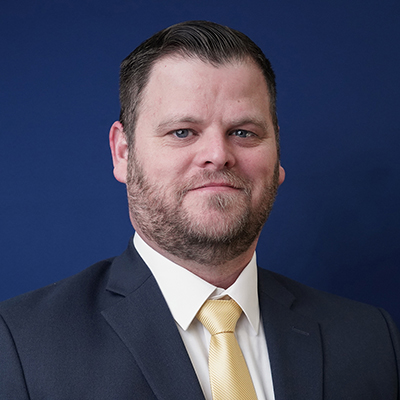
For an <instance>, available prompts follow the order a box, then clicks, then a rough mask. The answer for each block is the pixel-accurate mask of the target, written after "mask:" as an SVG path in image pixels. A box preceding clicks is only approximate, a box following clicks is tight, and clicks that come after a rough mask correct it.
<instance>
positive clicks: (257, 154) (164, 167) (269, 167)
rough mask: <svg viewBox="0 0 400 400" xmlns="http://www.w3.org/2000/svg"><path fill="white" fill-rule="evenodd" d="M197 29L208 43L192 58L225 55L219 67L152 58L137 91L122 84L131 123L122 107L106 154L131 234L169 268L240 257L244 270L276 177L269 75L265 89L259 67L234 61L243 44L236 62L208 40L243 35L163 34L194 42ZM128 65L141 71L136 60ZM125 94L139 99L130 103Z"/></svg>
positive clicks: (248, 60)
mask: <svg viewBox="0 0 400 400" xmlns="http://www.w3.org/2000/svg"><path fill="white" fill-rule="evenodd" d="M203 26H205V29H206V30H207V32H208V36H207V35H206V36H205V37H208V39H207V40H208V41H207V40H206V39H205V37H203V36H201V35H200V36H201V37H202V38H203V43H202V44H201V46H200V48H204V47H206V46H205V44H207V46H208V47H210V48H212V51H211V54H215V53H216V51H215V49H214V48H218V49H219V50H218V52H217V53H218V54H219V53H221V51H222V50H221V49H222V48H225V47H228V48H229V49H230V50H229V52H228V51H225V52H223V55H224V57H225V59H224V60H225V61H221V60H222V59H223V58H221V57H219V58H218V59H217V58H215V56H214V58H212V59H211V60H210V58H209V57H208V58H206V57H205V56H204V55H202V53H196V54H195V53H193V52H189V51H188V50H186V51H185V52H182V51H170V52H169V53H164V54H163V56H162V57H156V54H153V57H154V60H153V62H152V63H150V64H149V63H147V64H148V65H150V67H148V68H149V70H148V73H147V75H146V80H145V81H142V82H141V86H140V88H139V89H140V90H138V86H137V80H136V83H135V84H134V86H135V85H136V88H135V89H134V90H133V91H132V90H129V88H128V86H127V85H128V81H129V79H126V80H125V83H124V84H123V85H122V86H123V88H124V89H122V90H125V92H124V93H123V94H122V95H121V97H122V98H124V99H125V100H123V101H125V103H126V104H128V105H129V104H130V105H129V107H128V108H130V113H128V114H129V115H130V117H124V115H125V116H126V115H128V114H127V106H126V105H125V106H124V105H123V106H122V108H123V112H122V122H123V123H121V122H119V121H117V122H115V123H114V125H113V127H112V128H111V131H110V145H111V150H112V154H113V161H114V175H115V177H116V178H117V180H119V181H121V182H124V183H126V185H127V190H128V199H129V211H130V217H131V221H132V224H133V226H134V228H135V230H136V231H137V232H139V233H140V235H141V236H142V237H143V238H144V239H145V240H146V241H147V242H148V243H149V244H150V245H151V246H152V247H153V248H155V249H156V250H157V251H159V252H161V253H162V254H164V255H166V256H167V257H170V258H171V259H173V260H174V261H175V262H178V261H177V260H185V265H187V263H190V262H192V263H196V264H197V265H209V266H211V265H213V266H222V265H225V264H226V263H227V262H230V261H233V260H236V259H238V258H240V257H242V255H243V254H246V257H243V260H246V261H247V262H248V261H249V260H248V257H249V255H250V254H251V253H252V252H253V251H254V248H255V245H256V243H257V239H258V236H259V233H260V231H261V228H262V226H263V225H264V223H265V221H266V219H267V217H268V215H269V212H270V210H271V208H272V204H273V202H274V199H275V195H276V191H277V188H278V186H279V185H280V184H281V183H282V182H283V180H284V170H283V169H282V167H281V166H280V163H279V154H278V139H277V121H276V115H275V112H274V113H272V112H271V108H272V107H271V104H274V101H271V100H270V99H271V91H272V92H273V95H275V84H274V81H273V73H272V70H270V74H271V77H272V81H270V80H266V78H265V73H266V72H265V71H264V69H262V68H260V65H259V63H258V62H257V61H256V60H255V59H254V58H253V57H249V56H248V55H242V50H243V49H242V47H243V46H244V45H243V43H244V41H243V42H241V45H240V46H239V50H240V51H236V52H235V51H234V49H235V44H234V43H233V42H232V40H228V39H227V38H226V37H225V36H221V35H217V34H216V32H219V31H220V30H221V31H224V32H225V31H227V30H228V32H230V33H229V35H231V36H232V35H233V36H240V35H242V34H239V33H231V31H230V30H229V29H228V28H224V27H219V26H218V25H215V24H210V23H197V22H194V23H186V24H181V25H178V26H175V28H174V27H172V28H170V29H171V30H173V31H174V30H176V29H178V30H179V29H181V30H182V32H185V30H186V28H189V31H193V30H195V31H196V32H197V31H199V30H200V31H202V29H203V28H201V29H200V28H199V27H203ZM168 31H169V30H168V29H167V30H165V31H163V32H168ZM210 32H213V35H212V34H211V33H210ZM159 35H162V36H164V35H166V34H165V33H162V34H156V35H155V36H156V38H157V37H158V36H159ZM229 35H228V36H229ZM180 36H181V38H182V37H183V36H184V35H183V34H182V33H181V34H180ZM243 36H244V35H243ZM193 37H194V36H193V35H191V38H192V39H193ZM210 37H213V41H210V40H209V39H210ZM247 40H249V39H247ZM149 41H150V42H156V43H157V42H158V39H149V40H148V41H147V42H145V43H144V44H142V45H141V46H140V47H141V48H144V49H146V48H147V45H146V43H148V42H149ZM163 41H164V40H163ZM181 41H183V39H181ZM214 41H215V43H214ZM189 42H190V41H189ZM212 43H214V44H212ZM227 43H228V44H227ZM187 46H188V45H186V47H187ZM241 46H242V47H241ZM253 46H255V45H254V44H253ZM257 49H258V47H257ZM141 51H142V52H143V51H144V50H143V49H142V50H141ZM149 51H150V50H149ZM243 51H244V50H243ZM151 52H153V50H151ZM136 53H137V50H135V51H134V52H133V53H132V54H136ZM260 53H261V51H260ZM227 54H228V55H229V57H228V56H227ZM233 54H235V56H233ZM238 54H239V55H241V56H239V55H238ZM261 54H262V53H261ZM131 58H134V59H136V58H137V57H136V56H134V57H132V55H131V56H129V57H128V58H127V59H126V60H125V61H124V63H123V64H125V67H124V66H123V68H122V69H123V71H125V70H126V69H127V66H126V64H127V63H129V59H131ZM127 60H128V61H127ZM263 60H265V57H264V58H263ZM136 64H139V68H140V62H139V60H137V59H136V61H135V65H136ZM268 66H269V63H268ZM269 69H270V67H269ZM133 72H134V71H133ZM142 75H143V74H142ZM130 93H140V95H136V97H135V98H134V99H130V98H129V96H130ZM131 95H132V96H134V95H133V94H131ZM138 99H139V103H138ZM135 102H136V108H134V107H133V106H132V104H134V103H135ZM138 104H139V107H138ZM132 107H133V108H132ZM273 109H274V106H273ZM132 115H134V118H132ZM124 118H125V120H124ZM126 118H131V119H130V122H129V123H127V122H126ZM123 124H125V125H123ZM127 124H128V125H129V126H130V127H131V129H132V126H135V133H134V135H135V138H134V140H132V134H133V130H132V131H131V132H130V133H126V130H127ZM250 257H251V256H250ZM243 260H242V261H243Z"/></svg>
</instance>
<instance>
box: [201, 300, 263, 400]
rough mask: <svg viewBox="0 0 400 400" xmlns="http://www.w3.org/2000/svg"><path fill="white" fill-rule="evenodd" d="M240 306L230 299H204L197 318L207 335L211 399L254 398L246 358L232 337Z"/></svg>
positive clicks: (244, 399)
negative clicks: (209, 338)
mask: <svg viewBox="0 0 400 400" xmlns="http://www.w3.org/2000/svg"><path fill="white" fill-rule="evenodd" d="M241 313H242V309H241V308H240V306H239V305H238V304H237V303H236V302H235V301H234V300H232V299H230V300H207V301H206V302H205V303H204V304H203V307H202V308H201V309H200V311H199V312H198V314H197V319H198V320H199V321H200V322H201V323H202V324H203V325H204V327H205V328H206V329H207V330H208V331H209V332H210V334H211V341H210V349H209V356H208V366H209V370H210V383H211V391H212V396H213V400H257V396H256V392H255V390H254V386H253V382H252V380H251V377H250V373H249V370H248V369H247V365H246V361H245V359H244V358H243V354H242V351H241V350H240V347H239V344H238V342H237V340H236V337H235V334H234V332H235V327H236V323H237V320H238V319H239V317H240V314H241Z"/></svg>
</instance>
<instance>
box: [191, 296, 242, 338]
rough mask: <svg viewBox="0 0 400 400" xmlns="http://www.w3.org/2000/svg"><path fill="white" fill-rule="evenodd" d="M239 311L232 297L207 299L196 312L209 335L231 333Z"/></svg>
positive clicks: (240, 311) (239, 313)
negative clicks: (227, 298)
mask: <svg viewBox="0 0 400 400" xmlns="http://www.w3.org/2000/svg"><path fill="white" fill-rule="evenodd" d="M241 313H242V309H241V308H240V306H239V305H238V304H237V303H236V302H235V301H234V300H232V299H229V300H207V301H206V302H205V303H204V304H203V306H202V307H201V309H200V311H199V312H198V313H197V319H198V320H199V321H200V322H201V323H202V324H203V325H204V327H205V328H206V329H207V330H208V331H209V332H210V334H211V335H216V334H217V333H222V332H231V333H233V332H234V331H235V327H236V323H237V321H238V319H239V317H240V315H241Z"/></svg>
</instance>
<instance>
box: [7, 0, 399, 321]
mask: <svg viewBox="0 0 400 400" xmlns="http://www.w3.org/2000/svg"><path fill="white" fill-rule="evenodd" d="M399 17H400V3H399V1H398V0H374V1H369V0H351V1H349V0H334V1H333V0H332V1H329V0H326V1H321V0H303V1H298V0H283V1H282V0H263V1H256V0H247V1H240V0H230V1H225V0H224V1H210V0H201V1H200V0H192V1H190V2H188V1H183V0H172V1H162V0H138V1H128V0H114V1H101V0H63V1H62V0H41V1H32V0H29V1H28V0H5V1H4V0H3V1H2V5H1V11H0V43H1V47H0V48H1V63H0V72H1V73H0V84H1V86H0V126H1V142H0V171H1V173H0V179H1V181H0V183H1V193H0V226H1V231H0V246H1V270H0V299H6V298H8V297H11V296H14V295H17V294H19V293H22V292H25V291H28V290H32V289H35V288H38V287H40V286H43V285H46V284H49V283H52V282H53V281H56V280H59V279H61V278H64V277H66V276H69V275H71V274H74V273H76V272H78V271H80V270H81V269H83V268H85V267H86V266H88V265H90V264H92V263H93V262H96V261H98V260H100V259H102V258H106V257H110V256H113V255H116V254H118V253H120V252H121V251H122V250H123V249H124V248H125V246H126V244H127V241H128V238H129V237H130V235H131V234H132V228H131V226H130V223H129V219H128V212H127V205H126V196H125V188H124V186H123V185H121V184H119V183H117V182H116V181H115V180H114V178H113V176H112V165H111V157H110V153H109V150H108V130H109V127H110V125H111V124H112V122H113V121H114V120H115V119H117V117H118V112H119V105H118V93H117V83H118V68H119V62H120V61H121V60H122V59H123V58H124V57H125V56H126V55H127V54H128V53H129V52H130V51H131V50H133V48H134V47H136V46H137V45H138V44H139V43H140V42H141V41H142V40H144V39H145V38H147V37H148V36H150V35H151V34H153V33H154V32H156V31H158V30H160V29H162V28H164V27H165V26H167V25H170V24H173V23H176V22H179V21H182V20H186V19H208V20H213V21H215V22H219V23H222V24H226V25H229V26H232V27H234V28H236V29H239V30H242V31H243V32H245V33H246V34H248V35H249V36H250V37H251V38H252V39H253V40H254V41H256V42H257V43H258V44H259V45H260V46H261V47H262V48H263V50H264V51H265V53H266V55H267V56H268V57H269V58H270V59H271V61H272V63H273V65H274V68H275V71H276V73H277V80H278V96H279V97H278V112H279V118H280V126H281V141H282V163H283V165H284V167H285V168H286V172H287V178H286V182H285V183H284V185H283V186H282V187H281V189H280V192H279V195H278V200H277V203H276V206H275V209H274V211H273V213H272V216H271V218H270V220H269V222H268V223H267V226H266V228H265V230H264V233H263V236H262V238H261V242H260V245H259V250H258V253H259V260H260V263H261V265H262V266H263V267H266V268H269V269H272V270H275V271H279V272H281V273H283V274H285V275H288V276H290V277H292V278H294V279H297V280H299V281H302V282H304V283H306V284H309V285H311V286H314V287H317V288H320V289H323V290H327V291H331V292H334V293H337V294H339V295H343V296H347V297H350V298H353V299H357V300H361V301H364V302H368V303H372V304H375V305H378V306H383V307H385V308H386V309H387V310H389V311H390V312H391V313H392V314H393V316H394V317H395V319H396V320H397V322H398V323H400V310H399V307H398V300H399V296H398V291H399V287H400V271H399V259H400V246H399V237H400V218H399V217H400V212H399V204H400V162H399V160H398V157H399V156H398V153H399V149H400V135H399V126H400V118H399V114H400V99H399V97H400V96H399V83H400V82H399V80H400V79H399V76H400V72H399V71H400V53H399V47H398V46H399V42H400V18H399Z"/></svg>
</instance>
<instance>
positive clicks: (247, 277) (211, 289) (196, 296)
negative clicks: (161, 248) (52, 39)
mask: <svg viewBox="0 0 400 400" xmlns="http://www.w3.org/2000/svg"><path fill="white" fill-rule="evenodd" d="M133 242H134V245H135V248H136V250H137V251H138V253H139V255H140V257H141V258H142V259H143V260H144V262H145V263H146V264H147V266H148V267H149V268H150V270H151V272H152V274H153V275H154V277H155V279H156V281H157V283H158V286H159V287H160V289H161V292H162V294H163V296H164V298H165V300H166V302H167V304H168V307H169V309H170V311H171V313H172V316H173V317H174V319H175V321H176V322H177V323H178V324H179V326H180V327H181V328H182V329H184V330H187V329H188V327H189V325H190V324H191V322H192V321H193V319H194V318H195V317H196V314H197V312H198V311H199V310H200V308H201V306H202V305H203V303H204V302H205V301H206V300H207V299H208V298H213V299H218V298H221V297H223V296H226V295H228V296H230V297H231V298H232V299H234V300H235V301H236V303H238V304H239V305H240V307H241V308H242V310H243V313H244V314H245V315H246V317H247V319H248V321H249V323H250V325H251V326H252V328H253V329H254V331H255V333H256V334H257V333H258V330H259V325H260V312H259V305H258V291H257V263H256V254H255V253H254V255H253V257H252V259H251V261H250V262H249V264H248V265H247V266H246V267H245V269H244V270H243V271H242V273H241V274H240V275H239V277H238V279H237V280H236V281H235V282H234V284H233V285H231V286H230V287H229V288H228V289H226V290H224V289H221V288H217V287H216V286H214V285H211V284H210V283H208V282H206V281H205V280H203V279H201V278H200V277H198V276H197V275H195V274H193V273H192V272H190V271H188V270H187V269H185V268H183V267H181V266H179V265H178V264H175V263H174V262H172V261H170V260H168V259H167V258H165V257H164V256H162V255H161V254H160V253H158V252H157V251H155V250H154V249H153V248H151V247H150V246H149V245H148V244H147V243H146V242H145V241H144V240H143V239H142V238H141V237H140V236H139V234H138V233H135V236H134V239H133Z"/></svg>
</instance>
